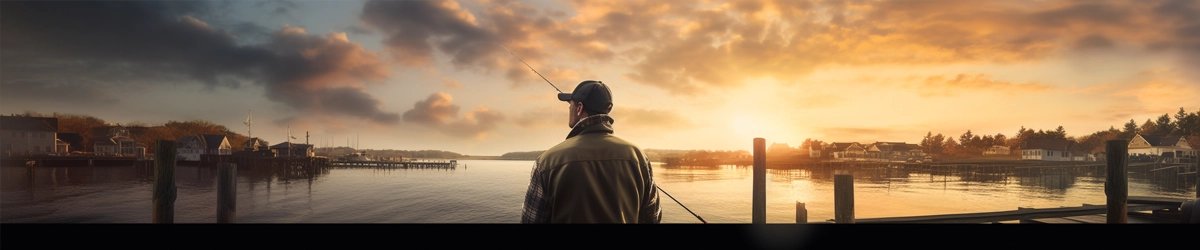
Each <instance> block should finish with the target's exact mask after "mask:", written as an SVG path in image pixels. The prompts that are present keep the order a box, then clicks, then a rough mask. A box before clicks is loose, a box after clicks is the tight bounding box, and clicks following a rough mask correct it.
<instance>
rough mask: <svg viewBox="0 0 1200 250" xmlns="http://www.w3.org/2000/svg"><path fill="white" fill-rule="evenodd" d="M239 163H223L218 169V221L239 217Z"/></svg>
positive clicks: (233, 219) (231, 220)
mask: <svg viewBox="0 0 1200 250" xmlns="http://www.w3.org/2000/svg"><path fill="white" fill-rule="evenodd" d="M236 205H237V164H233V163H221V164H220V165H219V166H218V169H217V223H234V222H235V218H237V206H236Z"/></svg>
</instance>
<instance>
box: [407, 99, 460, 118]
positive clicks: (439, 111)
mask: <svg viewBox="0 0 1200 250" xmlns="http://www.w3.org/2000/svg"><path fill="white" fill-rule="evenodd" d="M458 109H459V107H458V105H454V98H453V97H451V96H450V94H446V93H442V92H437V93H433V94H431V95H429V97H426V98H425V100H423V101H417V103H416V104H413V109H411V110H408V111H405V112H404V121H406V122H412V123H417V124H421V125H426V126H440V125H444V124H446V122H447V121H449V120H450V119H453V118H454V117H455V116H458Z"/></svg>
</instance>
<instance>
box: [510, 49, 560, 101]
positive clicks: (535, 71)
mask: <svg viewBox="0 0 1200 250" xmlns="http://www.w3.org/2000/svg"><path fill="white" fill-rule="evenodd" d="M496 44H499V45H500V47H501V48H504V50H508V47H504V44H500V43H496ZM508 53H509V54H512V55H513V57H516V58H517V60H520V61H521V63H522V64H525V67H529V70H531V71H533V73H534V74H537V75H538V76H540V77H542V80H545V81H546V83H550V80H546V77H545V76H542V73H538V72H537V70H534V69H533V66H529V64H528V63H525V60H521V57H519V56H517V54H516V53H513V52H512V50H508ZM550 87H554V90H558V93H562V90H559V89H558V87H557V86H554V83H550Z"/></svg>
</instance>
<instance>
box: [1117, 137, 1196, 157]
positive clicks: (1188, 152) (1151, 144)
mask: <svg viewBox="0 0 1200 250" xmlns="http://www.w3.org/2000/svg"><path fill="white" fill-rule="evenodd" d="M1164 153H1170V154H1171V155H1174V156H1176V157H1188V156H1196V151H1195V150H1194V149H1192V147H1191V146H1190V145H1188V142H1187V140H1184V139H1183V136H1170V137H1162V136H1148V135H1140V134H1139V135H1135V136H1133V139H1132V140H1129V155H1153V156H1162V155H1163V154H1164Z"/></svg>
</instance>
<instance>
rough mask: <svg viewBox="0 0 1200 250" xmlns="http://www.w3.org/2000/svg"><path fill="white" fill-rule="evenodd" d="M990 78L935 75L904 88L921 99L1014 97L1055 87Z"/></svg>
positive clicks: (913, 82)
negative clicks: (979, 94) (984, 94)
mask: <svg viewBox="0 0 1200 250" xmlns="http://www.w3.org/2000/svg"><path fill="white" fill-rule="evenodd" d="M990 78H991V77H990V76H989V75H987V74H976V75H966V74H958V75H956V76H954V77H947V76H943V75H933V76H927V77H925V78H924V79H919V78H918V79H917V80H910V81H909V82H908V83H906V84H904V86H905V87H908V88H912V89H914V90H916V91H917V94H918V95H920V96H921V97H946V96H956V95H958V94H959V93H961V92H963V91H988V92H1001V93H1006V94H1009V95H1013V94H1020V93H1030V92H1044V91H1049V90H1051V89H1054V87H1051V86H1047V85H1043V84H1039V83H1036V82H1027V83H1011V82H1008V81H998V80H992V79H990ZM910 79H912V78H910Z"/></svg>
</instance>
